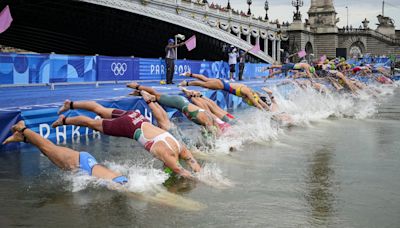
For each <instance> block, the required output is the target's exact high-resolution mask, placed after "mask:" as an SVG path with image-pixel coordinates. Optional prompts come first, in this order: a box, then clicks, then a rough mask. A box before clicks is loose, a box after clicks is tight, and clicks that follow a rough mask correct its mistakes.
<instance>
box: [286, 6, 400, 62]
mask: <svg viewBox="0 0 400 228" xmlns="http://www.w3.org/2000/svg"><path fill="white" fill-rule="evenodd" d="M336 15H337V13H336V10H335V7H334V4H333V1H332V0H323V1H322V0H312V1H311V6H310V9H309V10H308V19H306V20H305V22H302V21H301V20H294V21H293V23H292V24H290V25H289V27H288V29H287V32H288V34H289V51H290V52H292V53H294V52H296V51H299V50H306V52H307V53H309V54H311V53H312V54H313V56H314V58H316V57H318V56H322V55H326V56H327V57H328V58H333V57H336V56H342V57H347V58H351V57H355V56H356V57H360V56H364V55H366V54H368V55H373V56H375V55H376V56H382V55H386V56H388V55H400V32H399V31H396V30H395V26H394V22H393V20H392V19H390V18H389V17H385V16H382V15H378V20H379V25H378V27H377V28H376V29H372V28H370V27H369V21H368V20H367V19H365V20H364V21H363V22H362V24H363V25H362V26H360V27H359V28H353V27H351V26H350V27H347V26H346V27H344V28H338V27H337V25H336V24H337V23H338V22H339V19H338V18H337V17H336Z"/></svg>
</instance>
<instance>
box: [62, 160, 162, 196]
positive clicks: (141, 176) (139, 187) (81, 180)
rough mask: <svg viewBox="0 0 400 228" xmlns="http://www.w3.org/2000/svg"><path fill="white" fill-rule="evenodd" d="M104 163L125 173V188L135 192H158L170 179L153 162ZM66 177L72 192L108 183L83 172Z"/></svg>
mask: <svg viewBox="0 0 400 228" xmlns="http://www.w3.org/2000/svg"><path fill="white" fill-rule="evenodd" d="M104 165H105V166H106V167H108V168H109V169H111V170H113V171H116V172H119V173H121V174H122V175H125V176H126V177H127V178H128V180H129V181H128V183H127V184H125V185H124V188H126V189H128V190H129V191H132V192H135V193H156V192H158V191H159V190H160V189H162V188H164V187H163V185H162V184H163V183H164V182H165V181H166V180H167V179H168V175H167V174H166V173H165V172H163V171H162V170H161V169H156V168H153V162H146V163H145V164H143V163H140V164H131V163H126V164H116V163H114V162H105V163H104ZM64 178H65V179H66V180H67V181H69V182H70V183H71V186H70V188H71V189H70V190H71V191H72V192H78V191H82V190H84V189H86V188H89V187H93V188H104V187H105V185H106V183H105V181H104V180H101V179H98V178H96V177H93V176H89V175H87V174H85V173H82V172H76V173H67V174H65V175H64Z"/></svg>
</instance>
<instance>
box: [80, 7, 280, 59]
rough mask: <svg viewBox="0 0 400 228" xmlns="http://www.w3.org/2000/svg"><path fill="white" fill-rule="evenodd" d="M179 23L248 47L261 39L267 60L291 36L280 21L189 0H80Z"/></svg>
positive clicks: (276, 55)
mask: <svg viewBox="0 0 400 228" xmlns="http://www.w3.org/2000/svg"><path fill="white" fill-rule="evenodd" d="M79 1H80V2H86V3H92V4H96V5H101V6H105V7H110V8H114V9H118V10H123V11H127V12H130V13H134V14H138V15H142V16H144V17H150V18H153V19H156V20H160V21H164V22H167V23H171V24H175V25H177V26H181V27H184V28H187V29H191V30H193V31H196V32H198V33H202V34H204V35H207V36H209V37H212V38H215V39H218V40H221V41H223V42H226V43H229V44H232V45H234V46H236V47H239V48H240V49H243V50H247V49H249V48H251V47H252V46H253V45H254V44H256V43H257V42H258V43H259V44H260V46H261V51H260V52H258V53H252V54H253V55H254V56H256V57H258V58H259V59H261V60H263V61H265V62H269V63H272V62H275V61H279V60H280V57H281V42H282V41H286V40H288V36H287V35H284V33H282V32H281V30H280V29H279V28H277V25H276V24H272V23H269V22H268V21H265V20H262V19H258V18H254V17H253V16H248V15H243V14H239V13H236V12H235V11H233V10H225V9H218V8H213V7H211V6H209V5H208V4H203V3H197V2H191V1H185V0H141V1H140V0H79Z"/></svg>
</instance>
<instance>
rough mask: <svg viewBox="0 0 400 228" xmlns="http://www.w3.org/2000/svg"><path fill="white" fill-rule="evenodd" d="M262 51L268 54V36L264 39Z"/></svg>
mask: <svg viewBox="0 0 400 228" xmlns="http://www.w3.org/2000/svg"><path fill="white" fill-rule="evenodd" d="M264 53H265V54H267V55H268V37H267V38H265V39H264Z"/></svg>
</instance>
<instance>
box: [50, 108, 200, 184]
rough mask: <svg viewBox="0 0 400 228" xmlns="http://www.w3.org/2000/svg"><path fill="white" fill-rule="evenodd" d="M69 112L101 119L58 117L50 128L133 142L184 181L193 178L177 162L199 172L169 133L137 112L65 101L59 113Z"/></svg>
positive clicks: (195, 163)
mask: <svg viewBox="0 0 400 228" xmlns="http://www.w3.org/2000/svg"><path fill="white" fill-rule="evenodd" d="M70 109H83V110H87V111H90V112H94V113H96V114H97V115H99V116H101V117H102V119H92V118H89V117H86V116H76V117H66V116H64V115H60V116H59V118H58V119H57V120H56V121H55V122H54V123H53V124H52V127H53V128H55V127H58V126H62V125H75V126H84V127H89V128H91V129H94V130H96V131H99V132H101V133H103V134H106V135H110V136H116V137H125V138H129V139H135V140H137V141H138V142H139V143H140V144H141V145H142V146H143V147H144V148H145V149H146V150H147V151H149V152H150V153H151V154H152V155H154V156H155V157H156V158H158V159H160V160H161V161H163V162H164V165H165V166H167V167H169V168H170V169H171V170H172V171H173V172H175V173H176V174H179V175H181V176H183V177H185V178H193V175H192V174H191V173H190V172H189V171H187V170H186V169H184V168H183V167H182V166H181V165H180V164H179V158H182V159H183V160H185V161H186V163H187V164H188V165H189V166H190V167H191V169H192V170H193V171H194V172H199V171H200V169H201V168H200V165H199V164H198V163H197V161H196V160H195V159H194V157H193V155H192V154H191V152H190V151H189V150H187V149H186V147H184V146H182V145H181V144H180V143H179V142H178V141H177V140H176V139H175V138H174V137H173V136H172V135H171V134H170V133H168V132H166V131H165V130H163V129H161V128H158V127H156V126H154V125H152V124H151V123H150V122H149V121H148V120H147V119H146V118H145V117H144V116H143V115H141V114H140V113H139V112H136V111H123V110H119V109H113V108H105V107H103V106H102V105H100V104H98V103H96V102H94V101H77V102H72V101H69V100H66V101H65V102H64V105H63V106H62V107H61V108H60V110H59V113H63V112H66V111H68V110H70Z"/></svg>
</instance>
